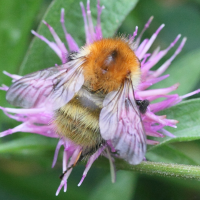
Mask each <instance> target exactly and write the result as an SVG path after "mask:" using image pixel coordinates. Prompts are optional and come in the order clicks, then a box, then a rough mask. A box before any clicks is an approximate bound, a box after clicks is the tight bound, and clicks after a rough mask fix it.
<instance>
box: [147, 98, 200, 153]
mask: <svg viewBox="0 0 200 200" xmlns="http://www.w3.org/2000/svg"><path fill="white" fill-rule="evenodd" d="M199 105H200V99H193V100H188V101H183V102H181V103H179V104H177V105H176V106H173V107H171V108H169V109H166V110H164V111H162V112H160V113H159V114H160V115H167V118H168V119H176V120H178V121H179V123H178V124H177V128H176V129H174V128H171V127H167V128H166V129H167V130H168V131H170V132H171V133H172V134H174V135H175V136H176V138H170V137H165V138H156V140H158V141H159V142H160V143H159V144H158V145H155V146H151V147H149V150H151V149H154V148H157V147H159V146H161V145H164V144H166V143H169V142H182V141H192V140H197V139H200V123H199V122H200V109H199Z"/></svg>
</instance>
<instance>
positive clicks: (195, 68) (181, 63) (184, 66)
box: [152, 49, 200, 95]
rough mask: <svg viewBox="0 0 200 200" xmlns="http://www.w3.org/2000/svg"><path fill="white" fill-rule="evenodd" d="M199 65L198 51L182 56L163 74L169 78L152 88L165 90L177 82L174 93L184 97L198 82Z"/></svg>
mask: <svg viewBox="0 0 200 200" xmlns="http://www.w3.org/2000/svg"><path fill="white" fill-rule="evenodd" d="M199 63H200V49H197V50H195V51H193V52H190V53H188V54H186V55H185V56H182V57H181V58H180V59H177V60H175V61H174V62H173V63H172V65H171V66H170V67H169V69H167V71H166V72H165V74H170V77H168V78H167V79H165V80H163V81H161V82H159V83H158V84H156V85H154V86H153V87H152V88H154V89H155V88H158V87H159V88H165V87H169V86H171V85H174V84H175V83H177V82H178V83H180V86H179V88H178V89H177V90H176V91H175V92H174V93H178V94H179V95H184V94H187V93H188V92H191V91H192V90H193V89H194V87H195V86H196V85H197V83H198V82H199V77H200V67H199Z"/></svg>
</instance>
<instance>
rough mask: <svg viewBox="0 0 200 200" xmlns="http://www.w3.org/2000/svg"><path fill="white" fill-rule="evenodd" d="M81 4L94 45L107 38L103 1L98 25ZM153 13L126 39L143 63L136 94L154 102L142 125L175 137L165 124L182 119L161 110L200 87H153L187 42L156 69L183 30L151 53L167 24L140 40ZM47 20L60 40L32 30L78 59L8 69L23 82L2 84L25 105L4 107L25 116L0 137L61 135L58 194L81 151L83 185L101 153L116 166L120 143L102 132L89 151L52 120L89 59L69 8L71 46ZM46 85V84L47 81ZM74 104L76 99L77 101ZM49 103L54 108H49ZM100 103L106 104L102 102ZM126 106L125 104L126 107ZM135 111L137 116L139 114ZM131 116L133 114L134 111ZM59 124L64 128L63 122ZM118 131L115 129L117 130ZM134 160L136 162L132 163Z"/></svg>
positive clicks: (151, 133) (80, 78)
mask: <svg viewBox="0 0 200 200" xmlns="http://www.w3.org/2000/svg"><path fill="white" fill-rule="evenodd" d="M80 5H81V9H82V14H83V19H84V25H85V34H86V45H85V48H86V49H87V46H90V45H91V44H93V43H94V42H96V41H101V40H102V39H103V36H102V30H101V23H100V21H101V20H100V16H101V13H102V9H103V8H104V7H103V6H100V2H99V1H98V4H97V10H98V15H97V24H96V27H95V28H94V26H93V22H92V18H91V11H90V3H89V1H88V3H87V8H86V10H85V8H84V6H83V4H82V3H81V4H80ZM152 19H153V18H152V17H151V18H150V19H149V21H148V22H147V23H146V25H145V27H144V29H143V30H142V32H141V34H140V35H139V36H138V37H137V38H136V35H137V31H138V27H136V29H135V32H134V33H133V35H131V36H130V37H129V38H128V39H126V41H128V43H129V44H130V45H132V46H133V49H134V52H135V55H136V56H137V58H138V59H139V60H140V64H141V82H140V84H139V85H138V86H137V88H136V89H135V90H134V96H135V99H136V100H140V101H144V100H147V101H149V102H150V105H149V106H148V107H147V110H145V112H144V113H142V114H141V120H142V124H143V125H142V127H144V130H145V134H146V135H147V136H153V137H164V135H166V136H169V137H175V136H174V135H173V134H172V133H170V132H168V131H167V130H166V129H165V127H166V126H171V127H174V128H175V127H176V124H177V122H178V121H177V120H174V119H167V117H166V116H165V115H163V116H159V115H156V113H157V112H159V111H161V110H164V109H166V108H169V107H171V106H173V105H175V104H177V103H179V102H180V101H182V99H183V98H186V97H188V96H190V95H193V94H196V93H198V92H199V90H197V91H194V92H192V93H190V94H187V95H185V96H179V95H178V94H169V93H170V92H172V91H174V90H176V89H177V87H178V84H175V85H173V86H171V87H169V88H160V89H149V87H150V86H152V85H153V84H156V83H158V82H160V81H162V80H164V79H165V78H167V77H168V76H169V75H162V74H163V73H164V72H165V71H166V69H167V68H168V67H169V65H170V64H171V62H172V61H173V60H174V58H175V57H176V56H177V55H178V54H179V53H180V51H181V49H182V48H183V46H184V44H185V42H186V38H183V39H182V41H181V43H180V45H179V47H178V48H177V50H176V51H175V53H174V54H173V55H172V56H171V57H170V58H169V59H168V60H167V61H166V62H165V63H164V64H162V65H161V66H160V67H159V68H158V69H157V70H152V68H153V66H155V64H157V63H158V62H159V61H160V60H161V58H162V57H163V56H165V55H166V54H167V53H168V51H169V50H170V49H171V48H172V47H173V46H174V45H175V44H176V43H177V41H178V40H179V38H180V35H178V36H177V37H176V38H175V40H174V41H173V42H172V43H171V44H170V45H169V47H168V48H166V49H164V50H160V49H159V48H157V49H155V51H153V53H152V54H150V53H148V50H149V48H150V47H151V45H152V43H153V42H154V40H155V39H156V37H157V35H158V34H159V32H160V31H161V29H162V28H163V27H164V25H161V26H160V27H159V28H158V29H157V30H156V32H155V33H154V34H153V35H152V37H151V38H150V39H145V40H143V41H142V42H141V38H142V35H143V33H144V31H145V30H146V29H147V28H148V27H149V25H150V23H151V21H152ZM43 23H44V24H45V25H46V26H47V27H48V28H49V31H50V32H51V34H52V36H53V38H54V40H55V42H51V41H49V40H48V39H46V38H45V37H44V36H42V35H39V34H38V33H36V32H35V31H32V33H33V34H34V35H35V36H37V37H38V38H40V39H41V40H42V41H44V42H45V43H46V44H47V45H49V47H50V48H51V49H52V50H53V51H54V52H55V53H56V54H57V55H58V57H59V58H60V59H61V61H62V63H63V64H65V63H68V62H69V61H70V63H73V64H72V65H67V69H66V68H62V67H60V66H55V67H52V68H49V69H48V70H43V71H40V72H36V73H33V74H32V75H31V76H29V75H28V76H25V77H21V76H19V75H14V74H9V73H8V72H4V73H5V74H6V75H8V76H10V77H11V78H12V79H13V82H14V83H17V84H18V82H17V81H18V80H20V87H17V86H16V84H15V87H13V86H11V87H10V88H11V89H10V90H9V87H7V86H2V87H1V88H0V89H1V90H5V91H8V92H7V99H8V101H9V102H11V103H14V104H15V105H17V106H20V107H22V108H3V107H0V108H1V109H2V110H3V112H4V113H5V114H6V115H7V116H8V117H10V118H13V119H15V120H17V121H20V122H22V123H21V124H20V125H19V126H17V127H15V128H13V129H9V130H6V131H4V132H1V133H0V137H3V136H6V135H9V134H13V133H16V132H30V133H37V134H40V135H44V136H46V137H53V138H58V139H59V142H58V145H57V147H56V150H55V155H54V159H53V166H54V165H55V164H56V161H57V156H58V152H59V150H60V147H61V146H64V151H63V172H64V173H63V177H62V181H61V184H60V186H59V188H58V190H57V192H56V194H58V193H59V192H60V190H61V188H62V187H64V191H66V190H67V179H68V177H69V175H70V173H71V172H72V170H73V166H75V165H76V163H77V161H79V160H81V156H83V155H86V156H87V158H88V161H87V164H86V168H85V170H84V172H83V176H82V179H81V181H80V183H79V184H78V186H80V185H81V183H82V182H83V180H84V178H85V177H86V175H87V173H88V171H89V169H90V167H91V165H92V164H93V162H94V161H95V160H96V159H97V158H98V157H99V156H100V155H101V154H102V155H104V156H106V157H107V158H108V159H109V160H110V163H111V166H112V170H113V171H114V166H113V161H114V157H111V155H113V153H116V149H117V146H118V145H119V144H117V145H114V146H113V142H112V141H110V140H109V139H108V140H106V139H105V138H106V137H103V140H101V142H100V143H98V147H96V149H94V150H93V152H91V151H90V152H84V153H83V145H81V144H79V143H78V142H74V141H75V140H72V139H71V138H69V137H65V135H62V134H60V132H59V131H58V129H59V128H60V126H62V125H59V124H58V123H57V120H53V121H54V122H52V119H55V118H56V116H57V115H59V117H61V119H62V120H60V121H61V122H62V121H63V118H62V116H63V115H64V114H65V113H64V111H63V112H62V109H61V111H60V110H59V111H58V109H59V108H60V104H61V105H62V104H63V102H64V103H66V102H67V103H68V102H69V101H70V100H71V99H72V97H74V96H75V97H76V92H78V91H79V90H80V87H81V86H82V85H83V82H84V77H83V76H82V71H81V69H79V68H80V66H82V65H83V64H84V60H80V59H77V54H76V53H74V52H79V54H78V56H79V57H81V56H82V54H81V52H83V53H85V52H84V51H82V50H80V48H79V46H78V45H77V43H76V42H75V40H74V39H73V37H72V36H71V35H70V34H69V33H68V32H67V29H66V27H65V25H64V9H62V10H61V25H62V27H63V31H64V33H65V37H66V41H67V45H68V50H67V48H66V47H65V45H64V43H63V42H62V41H61V40H60V38H59V36H58V35H57V34H56V32H55V31H54V29H53V28H52V27H51V26H50V25H49V24H48V23H47V22H45V21H43ZM133 41H134V42H133ZM66 55H67V56H66ZM80 55H81V56H80ZM74 58H75V59H74ZM77 60H78V61H77ZM108 62H110V60H109V59H108ZM71 66H73V67H71ZM67 70H68V71H67ZM66 71H67V73H66ZM74 71H76V72H77V71H78V73H76V79H75V78H73V80H76V81H74V82H73V81H71V80H72V75H74ZM105 73H106V70H105ZM63 74H64V75H63ZM58 75H59V81H57V82H54V81H52V80H54V78H55V77H54V76H57V77H58ZM33 77H34V78H33ZM38 77H39V78H38ZM21 78H22V79H21ZM21 80H22V81H21ZM57 80H58V79H57ZM70 81H71V82H73V91H74V92H71V90H69V88H70V87H69V85H65V84H66V83H68V82H70ZM21 83H23V84H21ZM27 83H28V84H29V85H30V84H31V85H32V90H30V88H29V87H27ZM44 85H45V87H43V86H44ZM60 86H62V87H60ZM70 86H71V85H70ZM79 86H80V87H79ZM52 87H54V93H52V89H51V88H52ZM27 88H28V90H27ZM63 91H64V92H63ZM27 93H28V95H27ZM65 93H66V94H65ZM60 94H62V98H58V96H59V97H60ZM114 94H115V93H114ZM49 95H50V96H51V98H46V96H49ZM89 95H90V96H91V98H95V97H93V96H92V94H91V93H90V91H89ZM112 95H113V93H112ZM63 96H64V97H63ZM69 96H70V97H69ZM132 98H133V96H132ZM159 98H163V99H164V100H162V101H159V102H157V103H153V101H154V100H156V99H159ZM52 99H53V100H52ZM58 99H59V101H58ZM63 99H64V100H63ZM54 100H55V101H54ZM74 101H75V100H74ZM55 102H56V103H55ZM134 102H135V101H134ZM74 104H76V102H75V103H74ZM107 104H108V103H107ZM106 106H107V105H106ZM106 106H105V107H106ZM47 107H48V108H50V109H47ZM100 108H101V109H102V107H101V106H100ZM66 109H68V108H66ZM70 109H73V108H72V106H71V105H70ZM102 111H104V112H107V109H106V110H105V109H102ZM122 111H124V110H123V109H122ZM133 111H134V110H133ZM80 112H81V111H78V114H77V115H78V118H79V123H82V122H85V121H87V122H88V121H89V122H90V120H91V121H92V115H91V116H90V115H89V114H88V115H87V118H84V117H83V116H82V115H81V114H80ZM134 112H135V111H134ZM11 113H12V114H11ZM60 113H62V114H60ZM63 113H64V114H63ZM88 116H89V117H88ZM122 116H123V117H122V118H123V119H122V121H123V123H122V125H121V126H122V127H120V126H119V127H120V128H121V129H120V128H119V127H118V129H117V130H115V131H116V134H119V135H120V134H121V132H120V131H121V130H124V129H123V128H124V123H126V121H125V120H124V119H125V118H126V114H124V113H123V112H122ZM133 116H134V117H135V115H133ZM90 117H91V118H90ZM130 117H132V115H131V116H130ZM100 118H101V116H100ZM74 119H75V117H74V118H73V117H72V119H69V118H67V121H68V122H65V121H64V123H66V124H67V123H69V125H68V126H74V129H75V132H76V124H74V122H73V120H74ZM137 119H138V118H137ZM139 119H140V118H139ZM84 120H85V121H84ZM58 121H59V120H58ZM60 121H59V122H60ZM92 122H93V123H96V122H97V123H96V124H97V126H94V125H93V124H90V123H88V124H87V126H88V127H89V128H88V127H87V129H86V130H88V129H89V130H92V131H93V132H94V133H96V132H98V130H96V129H95V128H94V130H93V129H92V128H91V127H97V129H98V127H99V123H98V117H97V120H96V121H92ZM127 123H128V122H127ZM70 124H72V125H70ZM79 125H80V124H79ZM79 125H77V126H79ZM111 125H112V124H111ZM65 126H66V125H65ZM84 126H85V124H84ZM84 126H82V127H83V129H84V128H85V127H84ZM103 126H104V125H102V126H101V121H100V132H101V134H102V132H103V131H104V129H103V128H104V127H103ZM125 127H126V126H125ZM60 129H61V130H63V129H62V127H61V128H60ZM119 129H120V131H119ZM115 131H113V132H114V133H115ZM146 135H145V136H146ZM120 137H121V135H120ZM102 141H103V142H102ZM145 142H146V143H147V144H150V145H154V144H157V143H158V142H157V141H154V140H149V139H147V140H146V141H145ZM119 148H120V147H119ZM141 148H142V147H137V150H141ZM84 151H85V150H84ZM144 151H145V150H144ZM141 155H143V154H141ZM115 156H117V155H115ZM122 157H123V156H122ZM140 161H141V160H140ZM133 164H137V163H133ZM113 181H114V177H113Z"/></svg>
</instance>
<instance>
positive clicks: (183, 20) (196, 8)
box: [0, 0, 200, 200]
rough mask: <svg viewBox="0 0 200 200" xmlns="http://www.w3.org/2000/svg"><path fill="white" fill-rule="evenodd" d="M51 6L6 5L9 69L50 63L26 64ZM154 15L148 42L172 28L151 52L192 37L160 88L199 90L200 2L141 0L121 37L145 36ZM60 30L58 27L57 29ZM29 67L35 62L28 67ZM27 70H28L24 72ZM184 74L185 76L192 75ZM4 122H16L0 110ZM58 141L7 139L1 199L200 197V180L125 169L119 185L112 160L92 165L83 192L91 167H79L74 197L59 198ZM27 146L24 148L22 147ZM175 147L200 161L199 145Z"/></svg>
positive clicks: (0, 25)
mask: <svg viewBox="0 0 200 200" xmlns="http://www.w3.org/2000/svg"><path fill="white" fill-rule="evenodd" d="M55 1H56V0H55ZM64 2H66V4H67V3H69V2H74V1H72V0H71V1H70V0H65V1H64V0H63V1H62V3H64ZM91 2H92V4H93V5H95V4H96V0H95V1H94V0H91ZM50 4H51V1H50V0H26V1H25V0H15V1H13V0H6V1H5V0H0V47H1V48H0V63H1V70H2V71H3V70H6V71H8V72H10V73H18V72H19V71H20V73H25V72H28V71H31V70H33V67H34V66H36V67H37V66H38V65H43V62H44V61H38V60H37V59H35V60H34V59H33V57H32V58H30V59H26V61H23V60H24V57H25V55H26V52H27V51H28V47H29V45H30V43H31V41H32V39H33V36H32V35H31V33H30V30H31V29H34V30H37V27H38V25H39V23H40V21H41V19H42V17H43V15H44V13H45V12H46V10H47V8H48V6H49V5H50ZM75 4H76V7H77V10H79V12H81V10H80V7H79V3H78V1H76V2H75ZM94 8H95V6H94ZM92 11H93V10H92ZM71 12H72V11H71ZM94 12H95V13H94V15H96V9H94ZM104 12H106V9H105V10H104V11H103V13H102V15H104ZM110 12H111V11H110ZM59 15H60V13H58V14H57V15H55V18H54V19H52V20H55V21H57V24H58V26H60V24H59ZM152 15H153V16H154V20H153V22H152V24H151V26H150V28H149V29H148V30H147V31H146V32H145V35H144V37H148V38H149V37H150V36H151V35H152V34H153V33H154V32H155V30H156V29H157V27H158V26H159V25H160V24H162V23H164V24H165V28H164V29H163V30H162V31H161V33H160V34H159V36H158V38H157V40H156V41H155V43H154V45H153V47H152V49H154V48H155V47H157V46H161V49H163V48H166V47H167V46H168V45H169V44H170V42H172V41H173V39H174V38H175V37H176V36H177V35H178V34H179V33H181V34H182V35H183V36H186V37H187V43H186V45H185V47H184V49H183V51H182V52H181V54H180V55H178V57H177V58H176V60H175V61H174V62H173V64H172V66H171V67H170V69H169V70H168V72H167V73H170V74H171V76H170V78H169V80H166V81H165V82H164V81H163V83H162V84H161V85H156V86H157V87H161V86H170V85H171V84H174V83H175V82H177V81H178V82H180V83H181V87H180V88H179V90H178V92H179V94H184V93H186V92H189V91H192V90H194V89H196V88H200V84H199V81H198V78H199V77H200V1H199V0H169V1H165V0H140V1H138V3H137V5H136V6H135V7H134V9H133V10H132V11H131V12H130V13H129V14H128V16H127V17H126V19H125V21H123V23H122V25H121V27H120V28H119V30H118V32H119V33H126V34H130V33H132V32H133V31H134V29H135V26H136V25H137V26H138V27H139V32H140V31H141V29H142V27H143V26H144V24H145V23H146V21H147V20H148V18H149V17H150V16H152ZM67 23H68V19H66V25H67ZM81 23H82V29H83V22H82V21H81ZM50 24H51V23H50ZM74 27H75V28H76V29H77V30H79V29H80V27H79V26H76V25H74ZM72 29H73V28H72ZM55 30H57V29H56V28H55ZM70 30H71V29H70ZM82 31H83V30H82ZM70 33H71V34H72V35H73V34H76V32H70ZM45 36H46V35H45ZM77 40H78V42H79V44H81V41H82V40H83V37H82V38H77ZM44 46H45V44H44ZM176 47H177V45H176ZM45 48H46V47H45ZM47 48H48V47H47ZM173 52H174V50H171V51H170V52H169V54H168V55H167V56H166V57H165V58H164V59H162V62H164V60H166V59H167V58H169V56H170V55H172V54H173ZM22 62H23V64H22ZM27 63H31V64H30V65H27ZM45 63H48V64H49V63H50V66H53V65H54V64H55V60H54V59H53V58H52V57H51V56H49V59H48V62H45ZM29 66H30V69H29V68H28V67H29ZM50 66H49V67H50ZM158 66H159V64H158ZM25 67H26V69H24V68H25ZM44 67H46V66H44ZM47 67H48V66H47ZM182 72H185V73H184V74H186V75H184V74H183V73H182ZM177 77H178V78H177ZM3 83H4V84H6V85H9V84H10V80H9V79H8V78H7V77H6V76H4V75H3V74H2V75H1V76H0V84H3ZM197 96H198V95H196V97H197ZM0 105H1V106H8V103H6V101H5V92H3V91H0ZM0 117H1V123H0V130H1V131H3V130H6V129H8V128H11V127H14V126H15V125H16V124H17V123H16V122H14V121H13V120H11V119H8V118H7V117H5V116H4V114H3V113H2V112H0ZM56 143H57V141H55V139H50V138H44V137H42V136H39V135H36V136H35V135H30V134H28V133H27V134H26V133H23V134H22V133H17V134H14V135H11V136H7V137H5V138H1V141H0V199H2V200H25V199H26V200H27V199H28V200H29V199H30V200H32V199H38V200H40V199H70V200H73V199H89V200H93V199H95V200H96V199H104V200H107V199H109V200H112V199H113V200H114V199H115V200H118V199H120V200H121V199H123V200H126V199H127V200H129V199H136V200H149V199H170V200H171V199H175V200H179V199H180V200H185V199H189V200H193V199H194V200H195V199H200V183H199V181H195V180H194V181H192V180H186V179H185V180H182V179H175V178H164V177H158V176H149V175H143V174H138V173H133V172H128V171H119V172H118V173H117V182H116V183H115V184H112V183H111V181H110V173H109V164H108V161H107V162H106V161H105V159H103V158H101V159H100V160H99V161H98V162H97V163H96V164H95V166H93V167H92V169H91V170H90V171H89V173H88V176H87V177H86V179H85V181H84V182H83V184H82V186H81V187H77V184H78V182H79V180H80V178H81V175H82V172H83V170H84V164H82V165H79V166H77V167H76V168H75V169H74V170H73V173H72V174H71V176H70V178H69V181H68V191H67V193H63V192H62V191H61V192H60V194H59V196H58V197H55V192H56V190H57V187H58V185H59V182H60V180H59V175H60V172H61V168H62V163H61V160H62V155H61V152H60V157H59V160H58V162H57V164H56V166H55V168H54V169H51V163H52V160H53V155H54V149H55V147H56ZM20 145H21V146H23V148H20ZM171 147H173V148H176V149H178V150H179V151H180V152H182V153H184V154H186V155H187V156H188V157H190V158H191V159H193V160H195V161H196V163H198V164H200V156H199V152H200V143H199V141H198V140H197V141H193V142H183V143H174V144H173V145H171ZM101 162H104V163H106V164H105V165H104V167H103V168H102V167H100V166H102V165H101V164H100V166H99V165H98V163H101Z"/></svg>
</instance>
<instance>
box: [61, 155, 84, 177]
mask: <svg viewBox="0 0 200 200" xmlns="http://www.w3.org/2000/svg"><path fill="white" fill-rule="evenodd" d="M81 155H82V151H80V152H79V154H78V156H77V157H76V160H75V162H74V164H73V165H71V166H70V167H68V168H67V169H66V170H65V171H64V172H63V173H62V174H61V175H60V179H62V178H63V176H64V175H65V174H66V173H67V172H68V170H70V169H71V168H73V167H75V166H76V164H77V163H78V162H79V161H80V160H81V159H82V158H81Z"/></svg>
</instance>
